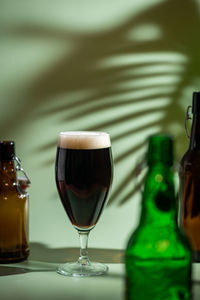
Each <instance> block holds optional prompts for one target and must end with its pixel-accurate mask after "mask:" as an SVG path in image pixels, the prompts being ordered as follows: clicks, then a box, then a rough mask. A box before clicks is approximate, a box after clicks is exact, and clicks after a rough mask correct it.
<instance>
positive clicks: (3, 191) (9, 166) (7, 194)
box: [0, 141, 29, 263]
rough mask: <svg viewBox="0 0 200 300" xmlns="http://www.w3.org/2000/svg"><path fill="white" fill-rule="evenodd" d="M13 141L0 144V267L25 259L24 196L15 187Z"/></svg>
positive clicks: (26, 200)
mask: <svg viewBox="0 0 200 300" xmlns="http://www.w3.org/2000/svg"><path fill="white" fill-rule="evenodd" d="M14 148H15V145H14V142H13V141H0V263H12V262H18V261H22V260H25V259H26V258H27V257H28V255H29V243H28V194H27V193H26V192H25V191H23V190H22V189H21V188H20V186H19V185H18V181H17V176H16V171H15V166H14V157H15V149H14Z"/></svg>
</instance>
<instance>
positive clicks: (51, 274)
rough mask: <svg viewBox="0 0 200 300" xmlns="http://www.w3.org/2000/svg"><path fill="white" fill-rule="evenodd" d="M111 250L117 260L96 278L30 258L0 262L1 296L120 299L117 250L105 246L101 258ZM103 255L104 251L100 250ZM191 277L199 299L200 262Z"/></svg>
mask: <svg viewBox="0 0 200 300" xmlns="http://www.w3.org/2000/svg"><path fill="white" fill-rule="evenodd" d="M113 251H114V252H113ZM75 252H76V251H75ZM112 252H113V253H114V261H116V260H117V258H119V263H117V262H115V263H108V264H107V265H108V266H109V272H108V274H107V275H104V276H97V277H88V278H75V277H66V276H62V275H59V274H57V273H56V271H55V269H56V267H57V265H58V263H50V262H48V261H46V262H44V261H43V262H42V261H36V260H32V259H31V257H30V259H29V260H27V261H25V262H21V263H17V264H9V265H0V295H1V299H2V300H11V299H21V300H35V299H42V300H43V299H44V300H46V299H49V300H51V299H52V300H53V299H57V300H66V299H69V300H78V299H81V300H94V299H95V300H102V299H105V300H107V299H109V300H124V290H125V269H124V264H123V263H120V260H121V255H120V250H116V251H115V250H109V249H108V255H107V259H105V261H106V260H108V258H109V256H111V254H112ZM94 253H95V251H94ZM121 253H122V252H121ZM104 254H106V250H104ZM46 260H48V259H46ZM102 260H103V259H102ZM192 276H193V294H194V297H193V300H199V299H200V264H197V263H196V264H193V275H192Z"/></svg>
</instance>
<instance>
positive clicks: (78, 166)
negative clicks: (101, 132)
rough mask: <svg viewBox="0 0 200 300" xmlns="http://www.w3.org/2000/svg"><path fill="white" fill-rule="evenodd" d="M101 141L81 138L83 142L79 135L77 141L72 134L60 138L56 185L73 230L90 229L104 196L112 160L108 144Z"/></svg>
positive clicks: (101, 206)
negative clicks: (74, 228) (70, 136)
mask: <svg viewBox="0 0 200 300" xmlns="http://www.w3.org/2000/svg"><path fill="white" fill-rule="evenodd" d="M95 140H98V141H97V143H96V141H95ZM103 140H104V139H102V142H100V143H99V141H100V138H98V137H97V136H95V137H94V139H93V138H92V136H88V138H87V137H86V138H85V137H84V142H83V141H82V140H81V136H80V138H78V141H77V140H76V139H75V141H74V137H73V136H72V139H70V138H69V137H68V138H67V141H66V139H65V136H63V137H62V136H61V138H60V142H59V145H58V149H57V157H56V184H57V189H58V192H59V195H60V198H61V201H62V204H63V206H64V208H65V211H66V213H67V215H68V217H69V219H70V220H71V222H72V224H73V226H74V227H76V228H77V229H82V230H88V229H91V228H93V227H94V226H95V224H96V223H97V221H98V219H99V217H100V215H101V212H102V209H103V207H104V205H105V201H106V199H107V198H108V197H107V196H108V193H109V190H110V186H111V181H112V159H111V148H110V145H109V143H105V141H103ZM104 146H105V147H104ZM73 148H75V149H73ZM77 148H78V149H77ZM88 148H92V149H88Z"/></svg>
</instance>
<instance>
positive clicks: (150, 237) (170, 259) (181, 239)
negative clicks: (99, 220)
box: [126, 134, 191, 300]
mask: <svg viewBox="0 0 200 300" xmlns="http://www.w3.org/2000/svg"><path fill="white" fill-rule="evenodd" d="M147 164H148V167H149V169H148V173H147V175H146V180H145V186H144V192H143V198H142V210H141V218H140V222H139V225H138V227H137V229H136V230H135V232H134V233H133V234H132V236H131V238H130V240H129V243H128V246H127V249H126V299H127V300H178V299H182V300H186V299H191V251H190V246H189V243H188V241H187V239H186V237H185V236H184V235H183V234H182V233H181V231H180V230H179V228H178V225H177V201H176V197H175V190H174V177H173V172H172V169H171V167H172V164H173V141H172V139H171V137H169V136H167V135H161V134H160V135H154V136H151V137H150V139H149V148H148V154H147Z"/></svg>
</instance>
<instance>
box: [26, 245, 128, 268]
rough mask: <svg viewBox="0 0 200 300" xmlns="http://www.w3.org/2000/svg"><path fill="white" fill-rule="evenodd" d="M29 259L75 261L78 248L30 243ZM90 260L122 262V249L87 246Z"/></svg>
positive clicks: (54, 261) (56, 261)
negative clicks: (51, 246) (50, 246)
mask: <svg viewBox="0 0 200 300" xmlns="http://www.w3.org/2000/svg"><path fill="white" fill-rule="evenodd" d="M30 246H31V254H30V258H29V259H30V260H34V261H42V262H49V263H65V262H71V261H76V260H77V259H78V257H79V254H80V249H79V248H75V247H74V248H72V247H70V248H49V247H47V245H45V244H42V243H31V245H30ZM89 258H90V260H91V261H98V262H101V263H115V264H116V263H117V264H118V263H123V262H124V251H123V250H120V249H97V248H89Z"/></svg>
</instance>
